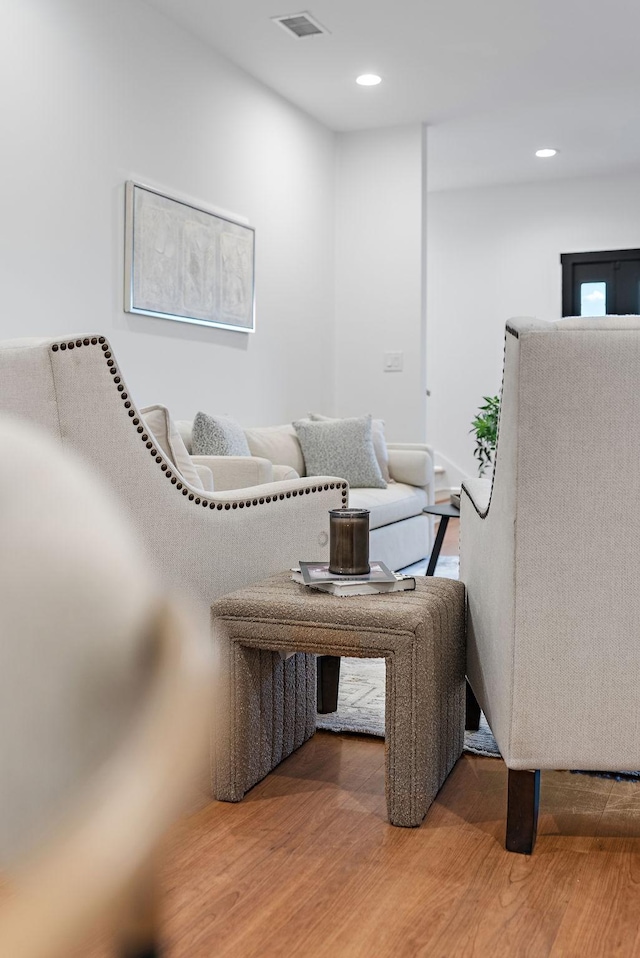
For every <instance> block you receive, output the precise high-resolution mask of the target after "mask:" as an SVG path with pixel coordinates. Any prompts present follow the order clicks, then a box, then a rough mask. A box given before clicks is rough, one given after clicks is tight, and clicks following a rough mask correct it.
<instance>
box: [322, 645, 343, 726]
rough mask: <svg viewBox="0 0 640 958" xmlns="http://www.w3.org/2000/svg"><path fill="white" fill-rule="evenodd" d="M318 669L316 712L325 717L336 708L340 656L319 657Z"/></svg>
mask: <svg viewBox="0 0 640 958" xmlns="http://www.w3.org/2000/svg"><path fill="white" fill-rule="evenodd" d="M316 665H317V669H318V712H319V713H320V714H321V715H327V714H328V713H329V712H335V711H337V708H338V686H339V684H340V656H339V655H319V656H318V660H317V663H316Z"/></svg>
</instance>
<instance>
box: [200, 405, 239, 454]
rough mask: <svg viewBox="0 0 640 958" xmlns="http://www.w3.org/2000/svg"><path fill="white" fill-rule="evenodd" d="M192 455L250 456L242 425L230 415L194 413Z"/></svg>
mask: <svg viewBox="0 0 640 958" xmlns="http://www.w3.org/2000/svg"><path fill="white" fill-rule="evenodd" d="M191 452H192V454H193V455H194V456H250V455H251V450H250V449H249V446H248V444H247V440H246V439H245V435H244V432H243V431H242V426H241V425H240V423H239V422H236V420H235V419H232V417H231V416H210V415H208V413H206V412H198V413H196V416H195V419H194V420H193V429H192V431H191Z"/></svg>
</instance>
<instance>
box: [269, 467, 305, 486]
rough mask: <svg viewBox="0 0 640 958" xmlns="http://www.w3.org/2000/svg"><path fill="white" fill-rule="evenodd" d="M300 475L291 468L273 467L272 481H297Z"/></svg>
mask: <svg viewBox="0 0 640 958" xmlns="http://www.w3.org/2000/svg"><path fill="white" fill-rule="evenodd" d="M299 478H300V474H299V473H298V472H296V470H295V469H294V468H293V466H286V465H285V466H278V465H275V463H274V466H273V481H274V482H283V481H284V480H285V479H299Z"/></svg>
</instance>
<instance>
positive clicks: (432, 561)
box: [426, 516, 449, 575]
mask: <svg viewBox="0 0 640 958" xmlns="http://www.w3.org/2000/svg"><path fill="white" fill-rule="evenodd" d="M448 525H449V516H441V517H440V522H439V523H438V531H437V533H436V541H435V542H434V543H433V549H432V550H431V555H430V556H429V565H428V566H427V573H426V574H427V575H433V573H434V572H435V571H436V566H437V564H438V559H439V558H440V549H441V548H442V543H443V541H444V534H445V532H446V531H447V526H448Z"/></svg>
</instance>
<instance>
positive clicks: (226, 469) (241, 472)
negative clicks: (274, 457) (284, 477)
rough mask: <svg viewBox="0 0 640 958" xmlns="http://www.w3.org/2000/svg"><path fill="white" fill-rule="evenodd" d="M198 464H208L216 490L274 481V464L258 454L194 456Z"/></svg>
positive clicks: (241, 487)
mask: <svg viewBox="0 0 640 958" xmlns="http://www.w3.org/2000/svg"><path fill="white" fill-rule="evenodd" d="M191 459H192V460H193V462H194V464H195V465H196V466H206V467H207V469H210V470H211V473H212V475H213V487H214V489H215V491H216V492H224V491H225V490H228V489H244V488H246V487H247V486H259V485H262V484H263V483H265V482H273V466H272V465H271V463H270V462H269V460H268V459H260V458H258V457H257V456H192V457H191Z"/></svg>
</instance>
